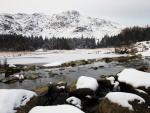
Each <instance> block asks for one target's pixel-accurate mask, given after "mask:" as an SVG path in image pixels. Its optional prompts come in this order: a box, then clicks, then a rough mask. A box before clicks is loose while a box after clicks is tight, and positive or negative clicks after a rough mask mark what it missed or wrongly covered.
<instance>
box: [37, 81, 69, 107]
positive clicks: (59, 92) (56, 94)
mask: <svg viewBox="0 0 150 113" xmlns="http://www.w3.org/2000/svg"><path fill="white" fill-rule="evenodd" d="M59 87H61V86H59ZM68 97H69V93H68V89H66V88H64V87H63V88H58V87H57V85H56V84H50V85H49V87H48V92H47V93H46V94H44V95H42V96H41V97H40V99H39V100H40V103H42V105H44V106H45V105H58V104H65V103H66V99H67V98H68Z"/></svg>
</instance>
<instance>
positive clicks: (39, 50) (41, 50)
mask: <svg viewBox="0 0 150 113" xmlns="http://www.w3.org/2000/svg"><path fill="white" fill-rule="evenodd" d="M35 52H44V49H38V50H35Z"/></svg>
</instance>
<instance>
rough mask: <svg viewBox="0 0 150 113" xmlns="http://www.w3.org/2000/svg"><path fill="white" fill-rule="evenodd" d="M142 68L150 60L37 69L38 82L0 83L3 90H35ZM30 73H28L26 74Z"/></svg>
mask: <svg viewBox="0 0 150 113" xmlns="http://www.w3.org/2000/svg"><path fill="white" fill-rule="evenodd" d="M141 66H149V67H150V58H144V59H138V60H131V61H129V62H124V63H119V62H111V63H105V62H95V63H93V64H88V65H83V66H76V67H66V68H64V67H62V68H52V69H37V70H35V72H36V73H38V74H39V75H40V76H41V78H38V79H36V80H24V81H22V82H15V83H12V84H5V83H0V88H1V89H3V88H4V89H18V88H19V89H21V88H23V89H34V88H36V87H38V86H41V85H46V84H48V83H50V82H59V81H62V80H65V81H67V82H68V84H71V83H72V82H73V81H74V80H76V79H77V78H78V77H79V76H90V77H95V78H99V77H100V76H101V75H116V74H117V73H119V72H120V71H122V70H123V69H125V68H138V67H141ZM25 73H28V72H25ZM50 73H53V75H51V74H50Z"/></svg>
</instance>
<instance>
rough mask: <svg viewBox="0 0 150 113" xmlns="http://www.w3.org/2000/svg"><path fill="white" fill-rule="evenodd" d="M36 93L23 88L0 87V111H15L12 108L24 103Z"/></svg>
mask: <svg viewBox="0 0 150 113" xmlns="http://www.w3.org/2000/svg"><path fill="white" fill-rule="evenodd" d="M34 96H37V94H36V93H34V92H32V91H28V90H23V89H0V112H1V113H15V112H16V110H14V108H18V107H20V106H24V105H26V103H27V102H28V101H30V99H31V98H32V97H34Z"/></svg>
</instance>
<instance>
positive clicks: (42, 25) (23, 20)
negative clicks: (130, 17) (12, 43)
mask: <svg viewBox="0 0 150 113" xmlns="http://www.w3.org/2000/svg"><path fill="white" fill-rule="evenodd" d="M122 29H123V26H121V25H119V24H117V23H115V22H111V21H106V20H104V19H99V18H93V17H87V16H83V15H81V14H80V13H79V12H78V11H75V10H71V11H66V12H62V13H58V14H52V15H45V14H41V13H33V14H25V13H18V14H0V34H14V33H15V34H21V35H26V36H31V35H33V36H42V37H53V36H54V37H66V38H74V37H76V38H77V37H81V36H83V37H95V38H96V39H101V38H102V37H103V36H104V35H116V34H118V33H120V31H121V30H122Z"/></svg>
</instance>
